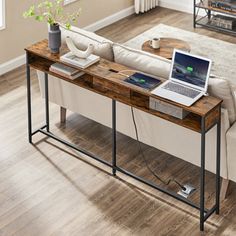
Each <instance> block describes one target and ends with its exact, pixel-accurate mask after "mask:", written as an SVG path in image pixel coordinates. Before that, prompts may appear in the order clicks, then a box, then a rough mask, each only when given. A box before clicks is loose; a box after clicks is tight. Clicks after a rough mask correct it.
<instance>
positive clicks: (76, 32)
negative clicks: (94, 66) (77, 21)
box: [61, 26, 114, 61]
mask: <svg viewBox="0 0 236 236" xmlns="http://www.w3.org/2000/svg"><path fill="white" fill-rule="evenodd" d="M61 35H62V42H65V38H66V37H67V36H69V37H70V38H71V39H72V40H73V41H74V43H75V45H76V46H77V47H78V48H79V49H80V50H85V49H86V48H87V47H88V45H89V44H93V45H94V46H95V50H94V54H96V55H98V56H100V57H102V58H104V59H107V60H109V61H114V55H113V50H112V44H113V42H112V41H110V40H108V39H106V38H103V37H101V36H99V35H97V34H95V33H93V32H89V31H86V30H83V29H80V28H77V27H74V26H72V27H71V29H70V30H68V29H65V28H63V27H61Z"/></svg>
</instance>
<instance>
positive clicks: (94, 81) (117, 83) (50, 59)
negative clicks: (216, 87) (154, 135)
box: [25, 40, 222, 132]
mask: <svg viewBox="0 0 236 236" xmlns="http://www.w3.org/2000/svg"><path fill="white" fill-rule="evenodd" d="M25 50H26V52H27V54H28V60H29V61H28V63H29V65H30V66H31V67H33V68H35V69H38V70H40V71H43V72H46V73H48V74H51V75H53V76H56V77H58V78H59V79H63V80H66V81H68V82H70V83H73V84H75V85H78V86H80V87H83V88H85V89H88V90H90V91H93V92H95V93H98V94H101V95H103V96H106V97H109V98H112V99H115V100H117V101H119V102H122V103H124V104H127V105H130V106H133V107H135V108H137V109H140V110H143V111H145V112H147V113H150V114H152V115H155V116H158V117H161V118H163V119H165V120H168V121H170V122H173V123H176V124H178V125H180V126H183V127H186V128H189V129H191V130H194V131H197V132H200V131H201V122H200V120H201V117H206V129H209V128H210V127H212V125H213V123H215V122H216V120H217V119H218V118H219V116H218V115H219V114H218V113H219V106H220V104H221V103H222V100H220V99H218V98H214V97H211V96H207V97H202V98H201V99H200V100H198V101H197V102H195V103H194V104H193V105H192V106H190V107H187V106H184V105H181V104H179V103H175V102H173V101H170V100H167V99H164V98H161V97H158V96H156V95H153V94H151V92H150V91H148V90H146V89H143V88H140V87H138V86H135V85H132V84H129V83H127V82H125V81H124V80H125V79H126V77H125V76H124V75H121V74H118V73H114V72H112V71H110V69H113V70H116V71H123V70H129V69H130V68H128V67H126V66H123V65H120V64H117V63H115V62H110V61H107V60H105V59H102V58H101V60H100V61H99V62H97V63H96V64H94V65H92V66H90V67H88V68H86V69H84V70H82V69H80V70H81V71H83V72H85V75H84V76H82V77H80V78H78V79H75V80H70V79H67V78H65V77H63V76H60V75H58V74H55V73H53V72H51V71H49V68H50V66H51V65H52V64H53V63H55V62H60V63H62V64H65V65H69V64H67V63H65V62H62V61H60V56H61V55H64V54H65V53H67V52H68V48H67V46H66V45H63V46H62V47H61V50H60V53H59V54H52V53H50V50H49V48H48V41H47V40H43V41H40V42H38V43H36V44H34V45H32V46H30V47H27V48H26V49H25ZM69 66H71V67H74V68H77V69H78V67H76V66H73V65H69ZM127 74H130V75H131V74H133V72H127ZM150 97H154V98H157V99H158V100H161V101H165V102H168V103H170V104H173V105H175V106H177V107H181V108H183V109H184V110H187V111H189V112H190V114H189V115H187V116H186V117H185V118H184V119H183V120H181V119H178V118H175V117H173V116H169V115H167V114H164V113H161V112H158V111H155V110H151V109H149V98H150Z"/></svg>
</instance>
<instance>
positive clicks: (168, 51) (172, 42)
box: [142, 38, 191, 59]
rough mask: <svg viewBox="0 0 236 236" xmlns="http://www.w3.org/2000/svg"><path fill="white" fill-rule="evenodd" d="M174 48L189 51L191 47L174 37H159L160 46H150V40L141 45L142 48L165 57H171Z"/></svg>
mask: <svg viewBox="0 0 236 236" xmlns="http://www.w3.org/2000/svg"><path fill="white" fill-rule="evenodd" d="M174 48H176V49H180V50H183V51H186V52H190V50H191V47H190V46H189V44H188V43H187V42H185V41H183V40H180V39H175V38H160V48H158V49H154V48H152V47H151V46H150V40H148V41H146V42H145V43H144V44H143V45H142V50H143V51H146V52H149V53H153V54H155V55H158V56H160V57H164V58H166V59H172V55H173V51H174Z"/></svg>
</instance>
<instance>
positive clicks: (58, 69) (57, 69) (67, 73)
mask: <svg viewBox="0 0 236 236" xmlns="http://www.w3.org/2000/svg"><path fill="white" fill-rule="evenodd" d="M49 70H50V71H51V72H53V73H56V74H58V75H61V76H64V77H66V78H68V79H71V80H74V79H77V78H79V77H80V76H82V75H84V72H82V71H80V70H78V69H75V68H71V67H69V66H65V65H63V64H61V63H54V64H52V65H51V66H50V68H49Z"/></svg>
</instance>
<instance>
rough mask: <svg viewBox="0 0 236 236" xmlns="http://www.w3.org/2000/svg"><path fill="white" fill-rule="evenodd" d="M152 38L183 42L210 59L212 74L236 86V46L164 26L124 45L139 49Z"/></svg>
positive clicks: (159, 26)
mask: <svg viewBox="0 0 236 236" xmlns="http://www.w3.org/2000/svg"><path fill="white" fill-rule="evenodd" d="M154 37H172V38H178V39H182V40H185V41H186V42H188V43H189V45H190V46H191V53H193V54H197V55H200V56H204V57H207V58H210V59H211V60H212V61H213V66H212V71H211V72H212V74H214V75H216V76H218V77H220V78H224V79H226V80H228V81H229V82H230V83H231V86H232V87H235V86H236V44H232V43H227V42H224V41H222V40H218V39H214V38H210V37H207V36H203V35H200V34H197V33H193V32H189V31H185V30H182V29H178V28H175V27H170V26H167V25H164V24H159V25H158V26H156V27H154V28H152V29H150V30H148V31H146V32H144V33H142V34H140V35H138V36H137V37H135V38H133V39H131V40H129V41H128V42H126V43H125V44H126V45H127V46H130V47H132V48H136V49H141V46H142V44H143V42H145V41H146V40H149V39H152V38H154Z"/></svg>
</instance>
